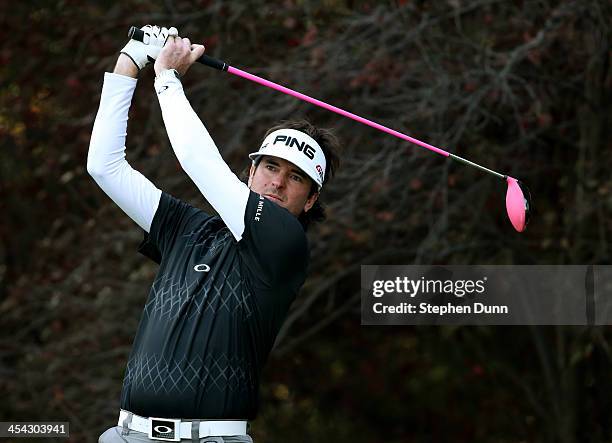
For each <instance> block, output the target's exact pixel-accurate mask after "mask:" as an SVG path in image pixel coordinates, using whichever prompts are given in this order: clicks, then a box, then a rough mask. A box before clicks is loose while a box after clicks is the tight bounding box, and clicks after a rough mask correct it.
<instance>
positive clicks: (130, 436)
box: [98, 414, 253, 443]
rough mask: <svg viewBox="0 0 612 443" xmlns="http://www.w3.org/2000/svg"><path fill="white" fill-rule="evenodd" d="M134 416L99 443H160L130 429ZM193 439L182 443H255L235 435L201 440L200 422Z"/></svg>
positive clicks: (110, 431) (194, 426)
mask: <svg viewBox="0 0 612 443" xmlns="http://www.w3.org/2000/svg"><path fill="white" fill-rule="evenodd" d="M131 419H132V415H131V414H130V415H129V416H128V418H127V419H126V420H125V421H124V424H123V426H114V427H112V428H110V429H107V430H106V431H105V432H104V434H102V435H101V436H100V438H99V439H98V443H159V442H160V440H151V439H150V438H149V436H148V435H147V434H145V433H144V432H138V431H133V430H131V429H128V427H127V423H128V422H129V421H131ZM194 423H196V424H194V425H193V426H192V429H193V430H192V436H191V438H183V439H181V443H253V439H251V437H250V436H249V435H233V436H227V437H204V438H199V437H198V434H197V431H196V429H198V428H199V424H198V423H199V422H197V421H196V422H194Z"/></svg>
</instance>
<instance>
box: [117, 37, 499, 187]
mask: <svg viewBox="0 0 612 443" xmlns="http://www.w3.org/2000/svg"><path fill="white" fill-rule="evenodd" d="M128 37H129V38H132V39H134V40H138V41H143V38H144V31H142V30H141V29H138V28H137V27H135V26H132V27H131V28H130V30H129V32H128ZM198 62H199V63H202V64H204V65H206V66H209V67H211V68H215V69H219V70H221V71H227V72H229V73H230V74H234V75H236V76H238V77H242V78H244V79H247V80H250V81H252V82H255V83H259V84H260V85H263V86H267V87H268V88H271V89H275V90H277V91H280V92H282V93H284V94H287V95H290V96H292V97H295V98H298V99H300V100H304V101H306V102H308V103H312V104H313V105H316V106H319V107H321V108H323V109H327V110H328V111H332V112H335V113H336V114H340V115H342V116H344V117H348V118H350V119H352V120H355V121H358V122H360V123H363V124H364V125H368V126H370V127H372V128H375V129H378V130H379V131H382V132H386V133H387V134H390V135H393V136H395V137H398V138H401V139H402V140H406V141H409V142H410V143H413V144H415V145H418V146H421V147H423V148H426V149H429V150H430V151H433V152H435V153H437V154H440V155H443V156H444V157H450V158H452V159H453V160H457V161H459V162H461V163H464V164H466V165H468V166H473V167H475V168H477V169H480V170H481V171H484V172H487V173H489V174H493V175H495V176H496V177H499V178H501V179H504V180H505V179H506V178H507V176H506V175H503V174H500V173H499V172H496V171H493V170H492V169H489V168H485V167H484V166H481V165H479V164H477V163H474V162H471V161H469V160H467V159H465V158H463V157H459V156H458V155H455V154H451V153H449V152H447V151H445V150H443V149H440V148H436V147H435V146H432V145H430V144H428V143H425V142H422V141H421V140H418V139H416V138H414V137H410V136H408V135H406V134H402V133H401V132H398V131H396V130H394V129H391V128H388V127H386V126H383V125H381V124H379V123H376V122H373V121H371V120H368V119H367V118H363V117H360V116H358V115H356V114H353V113H352V112H348V111H345V110H344V109H340V108H338V107H336V106H333V105H330V104H328V103H325V102H323V101H321V100H317V99H316V98H313V97H310V96H308V95H306V94H302V93H301V92H297V91H294V90H293V89H289V88H287V87H285V86H282V85H279V84H278V83H274V82H271V81H270V80H266V79H265V78H261V77H258V76H256V75H253V74H250V73H248V72H245V71H242V70H240V69H238V68H234V67H233V66H230V65H228V64H227V63H225V62H223V61H221V60H218V59H215V58H213V57H209V56H208V55H203V56H202V57H200V58H199V59H198Z"/></svg>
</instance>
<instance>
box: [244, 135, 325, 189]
mask: <svg viewBox="0 0 612 443" xmlns="http://www.w3.org/2000/svg"><path fill="white" fill-rule="evenodd" d="M262 155H271V156H272V157H278V158H282V159H285V160H287V161H290V162H291V163H293V164H294V165H295V166H297V167H298V168H300V169H301V170H302V171H304V173H305V174H306V175H308V177H310V178H311V179H313V180H314V182H315V183H316V184H317V186H318V187H319V191H320V190H321V188H322V187H323V181H324V180H325V154H323V149H321V146H319V144H318V143H317V142H316V141H314V139H313V138H312V137H310V136H309V135H308V134H305V133H304V132H302V131H298V130H296V129H278V130H276V131H274V132H272V133H270V134H269V135H268V136H267V137H266V138H265V139H264V141H263V143H262V144H261V147H260V148H259V151H257V152H252V153H251V154H249V158H250V159H251V160H253V163H255V162H256V161H257V160H258V158H259V157H260V156H262Z"/></svg>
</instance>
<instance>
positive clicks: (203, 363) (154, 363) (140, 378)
mask: <svg viewBox="0 0 612 443" xmlns="http://www.w3.org/2000/svg"><path fill="white" fill-rule="evenodd" d="M123 384H124V389H123V391H124V392H128V390H129V389H126V388H128V387H133V388H135V389H142V390H145V391H149V392H151V391H152V392H154V393H155V394H158V393H164V394H177V393H178V394H183V393H185V392H190V393H195V392H198V389H199V388H200V389H201V386H202V385H204V391H209V390H219V391H225V390H226V389H229V390H230V391H232V392H239V391H245V390H248V389H252V388H253V386H254V382H253V380H252V377H251V368H250V367H249V363H248V362H247V361H246V360H244V359H240V358H236V357H228V356H227V355H226V354H219V355H210V354H208V355H207V356H206V357H205V358H202V357H200V356H195V357H193V358H192V359H191V360H188V359H186V358H183V359H178V360H172V361H167V360H166V359H165V358H163V357H162V356H159V355H156V354H147V355H140V356H137V357H135V358H133V359H131V360H130V361H129V362H128V365H127V369H126V373H125V377H124V381H123Z"/></svg>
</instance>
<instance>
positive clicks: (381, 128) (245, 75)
mask: <svg viewBox="0 0 612 443" xmlns="http://www.w3.org/2000/svg"><path fill="white" fill-rule="evenodd" d="M227 72H229V73H230V74H234V75H237V76H238V77H242V78H245V79H247V80H251V81H252V82H255V83H259V84H260V85H264V86H267V87H268V88H272V89H276V90H277V91H280V92H282V93H284V94H287V95H290V96H292V97H295V98H299V99H300V100H304V101H305V102H308V103H312V104H313V105H317V106H319V107H321V108H323V109H327V110H328V111H332V112H335V113H336V114H340V115H342V116H344V117H348V118H351V119H353V120H355V121H358V122H359V123H363V124H364V125H368V126H371V127H373V128H376V129H378V130H379V131H383V132H386V133H387V134H391V135H394V136H395V137H399V138H401V139H403V140H407V141H409V142H411V143H414V144H415V145H419V146H422V147H423V148H427V149H429V150H431V151H433V152H436V153H438V154H440V155H443V156H445V157H448V156H449V155H450V154H449V153H448V152H446V151H444V150H442V149H440V148H436V147H435V146H432V145H429V144H427V143H425V142H422V141H420V140H417V139H416V138H413V137H410V136H408V135H406V134H402V133H401V132H398V131H396V130H394V129H391V128H388V127H386V126H383V125H381V124H379V123H376V122H373V121H372V120H368V119H367V118H363V117H360V116H358V115H355V114H353V113H352V112H348V111H345V110H344V109H341V108H338V107H336V106H333V105H330V104H329V103H325V102H323V101H321V100H317V99H316V98H313V97H310V96H309V95H306V94H302V93H301V92H297V91H294V90H293V89H289V88H287V87H285V86H282V85H279V84H278V83H274V82H271V81H270V80H266V79H265V78H261V77H258V76H256V75H253V74H249V73H248V72H245V71H242V70H241V69H238V68H234V67H233V66H228V67H227Z"/></svg>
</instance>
